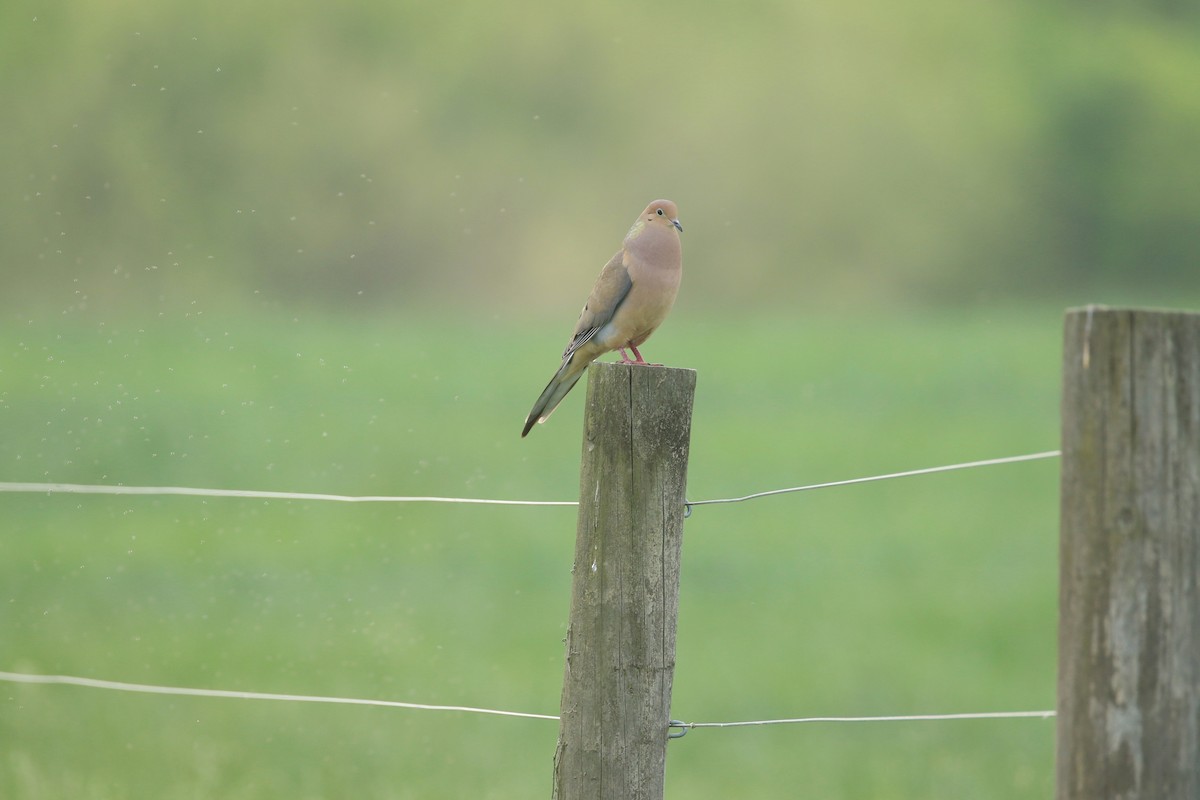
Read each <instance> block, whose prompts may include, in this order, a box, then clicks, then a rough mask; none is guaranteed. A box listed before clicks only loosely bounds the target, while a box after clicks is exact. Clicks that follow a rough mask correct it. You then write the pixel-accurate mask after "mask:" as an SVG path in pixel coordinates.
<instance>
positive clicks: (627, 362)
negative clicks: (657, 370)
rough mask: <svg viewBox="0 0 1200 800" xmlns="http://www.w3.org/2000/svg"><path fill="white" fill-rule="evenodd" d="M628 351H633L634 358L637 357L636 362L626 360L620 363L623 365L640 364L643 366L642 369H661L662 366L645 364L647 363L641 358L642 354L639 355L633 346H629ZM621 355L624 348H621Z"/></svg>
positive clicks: (623, 353)
mask: <svg viewBox="0 0 1200 800" xmlns="http://www.w3.org/2000/svg"><path fill="white" fill-rule="evenodd" d="M629 349H630V350H632V351H633V354H634V355H635V356H637V361H630V360H629V359H628V358H627V359H625V361H623V362H622V363H625V364H641V365H642V366H644V367H661V366H662V364H650V363H647V362H646V359H644V358H642V354H641V353H639V352H638V349H637V348H636V347H634V346H633V345H629ZM621 355H625V349H624V348H621Z"/></svg>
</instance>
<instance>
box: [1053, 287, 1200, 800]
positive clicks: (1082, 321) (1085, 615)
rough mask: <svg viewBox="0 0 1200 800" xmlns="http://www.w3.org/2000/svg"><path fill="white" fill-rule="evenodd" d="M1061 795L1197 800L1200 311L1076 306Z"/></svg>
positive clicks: (1065, 476)
mask: <svg viewBox="0 0 1200 800" xmlns="http://www.w3.org/2000/svg"><path fill="white" fill-rule="evenodd" d="M1062 426H1063V429H1062V518H1061V542H1060V548H1061V551H1060V584H1059V595H1060V611H1059V633H1058V648H1059V653H1058V659H1059V670H1058V745H1057V749H1058V764H1057V794H1056V797H1057V798H1058V800H1104V799H1105V798H1122V799H1123V800H1135V799H1140V800H1150V798H1156V799H1159V798H1161V799H1162V800H1167V799H1168V798H1170V799H1174V798H1179V799H1180V800H1182V798H1188V799H1189V800H1195V798H1200V314H1184V313H1167V312H1156V311H1143V310H1130V309H1108V308H1101V307H1089V308H1085V309H1075V310H1071V311H1069V312H1068V313H1067V317H1066V331H1065V349H1064V358H1063V397H1062Z"/></svg>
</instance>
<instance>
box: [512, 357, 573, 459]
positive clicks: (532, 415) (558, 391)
mask: <svg viewBox="0 0 1200 800" xmlns="http://www.w3.org/2000/svg"><path fill="white" fill-rule="evenodd" d="M580 361H582V362H583V363H582V364H579V363H577V362H580ZM589 363H590V362H589V361H586V360H583V359H581V358H580V357H579V354H578V353H572V354H571V357H570V358H568V359H566V360H564V361H563V363H562V366H561V367H559V368H558V372H556V373H554V377H553V378H551V379H550V382H549V383H548V384H546V388H545V389H543V390H542V393H541V395H540V396H539V397H538V399H537V402H536V403H534V404H533V408H532V409H531V410H530V412H529V416H528V417H526V418H525V428H524V429H523V430H522V431H521V438H522V439H523V438H525V436H526V435H527V434H528V433H529V431H530V429H531V428H533V426H534V425H535V424H537V423H539V422H545V421H546V420H548V419H550V415H551V414H553V413H554V409H555V408H557V407H558V404H559V402H561V401H562V399H563V398H564V397H566V396H567V392H569V391H571V387H573V386H574V385H575V384H576V383H578V382H579V379H580V378H581V377H583V371H584V368H585V367H587V365H588V364H589Z"/></svg>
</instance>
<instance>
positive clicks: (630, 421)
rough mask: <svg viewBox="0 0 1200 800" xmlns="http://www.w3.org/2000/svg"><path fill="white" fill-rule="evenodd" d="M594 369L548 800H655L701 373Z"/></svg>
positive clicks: (662, 765) (662, 762)
mask: <svg viewBox="0 0 1200 800" xmlns="http://www.w3.org/2000/svg"><path fill="white" fill-rule="evenodd" d="M589 369H590V372H589V374H588V392H587V409H586V412H585V419H584V430H583V457H582V465H581V471H580V478H579V524H578V532H577V537H576V541H575V566H574V574H573V578H572V585H571V612H570V619H569V622H568V625H567V638H566V646H567V647H566V665H565V668H564V673H563V691H562V704H561V716H562V719H561V722H560V723H559V734H558V747H557V749H556V751H555V754H554V793H553V796H554V797H556V798H560V800H584V799H585V798H586V799H587V800H596V799H598V798H605V800H659V799H660V798H662V796H663V781H664V776H665V774H666V748H667V733H668V727H667V725H668V722H669V717H670V709H671V685H672V681H673V679H674V671H675V624H676V620H677V617H678V608H679V557H680V549H681V545H682V542H683V512H684V502H685V500H684V489H685V487H686V479H687V462H688V448H689V444H690V435H691V421H692V397H693V394H694V391H695V387H696V373H695V372H694V371H692V370H683V369H666V368H661V367H643V366H627V365H621V364H607V363H595V364H592V366H591V367H590V368H589Z"/></svg>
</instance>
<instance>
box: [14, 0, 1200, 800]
mask: <svg viewBox="0 0 1200 800" xmlns="http://www.w3.org/2000/svg"><path fill="white" fill-rule="evenodd" d="M1198 22H1200V12H1198V11H1197V10H1196V9H1195V8H1194V7H1193V5H1191V4H1184V3H1174V2H1169V1H1166V0H1164V1H1162V2H1158V3H1153V4H1138V5H1133V4H1126V3H1119V2H1109V3H1099V4H1097V3H1086V4H1085V3H1069V2H1057V3H1050V4H1046V3H1028V2H1027V3H1018V4H983V5H980V4H975V5H962V4H955V3H950V2H946V0H919V2H917V3H915V4H907V5H895V4H888V3H883V2H879V1H878V0H869V1H868V2H866V3H862V4H840V5H839V4H832V3H812V2H800V3H762V4H757V5H751V6H746V5H742V6H738V5H735V4H724V3H690V4H684V3H673V2H658V3H653V4H647V3H640V4H633V3H625V2H617V3H609V4H593V5H582V6H581V5H579V4H576V5H562V4H538V3H522V4H516V5H513V4H509V5H502V4H488V3H481V2H477V1H476V0H467V1H466V2H462V3H458V4H451V5H445V4H417V3H408V2H400V3H379V2H371V3H356V4H335V3H325V4H315V3H234V2H229V1H228V0H217V2H211V3H204V4H193V5H191V6H184V5H180V4H170V3H153V2H149V1H148V0H102V1H101V0H95V1H94V2H87V1H86V0H80V1H79V2H71V3H61V4H46V3H40V2H28V1H27V0H15V2H11V3H5V4H3V5H0V93H2V94H0V96H2V97H3V99H4V101H5V102H4V107H5V123H4V124H3V125H0V185H2V186H3V187H4V190H3V191H2V192H0V220H2V222H0V225H2V226H3V227H2V229H0V233H2V235H0V280H2V285H0V288H2V291H0V480H6V481H52V482H80V483H106V484H113V483H123V484H128V485H139V484H150V485H183V486H202V487H222V488H223V487H228V488H252V489H278V490H294V491H311V492H330V493H342V494H383V495H387V494H403V495H465V496H480V497H498V498H526V499H572V498H573V497H574V495H575V492H576V485H577V460H576V454H577V452H578V449H577V448H578V446H579V444H578V436H579V427H578V411H579V406H580V404H581V402H582V398H581V394H582V393H581V392H577V393H576V394H575V395H572V396H571V397H569V398H568V399H567V401H566V403H565V404H564V406H563V408H562V410H561V411H560V412H559V413H558V414H557V415H556V416H555V417H554V420H553V421H552V423H551V424H548V425H545V426H541V427H539V428H538V429H537V430H536V431H535V432H534V433H533V434H531V437H530V438H529V439H528V440H525V441H522V440H520V439H519V438H518V436H517V434H518V431H519V425H520V422H521V420H522V418H523V417H524V414H525V412H526V411H527V409H528V405H529V403H530V402H532V400H533V397H534V396H535V395H536V393H537V390H538V389H540V388H541V386H542V385H543V383H544V381H545V380H546V378H548V377H549V374H550V372H551V371H552V369H553V368H554V366H555V364H556V361H557V356H558V353H559V352H560V348H561V345H562V343H563V340H564V339H565V336H566V333H567V330H568V329H569V326H570V324H571V322H572V321H573V319H574V313H575V310H576V309H577V308H578V304H579V303H580V301H581V300H582V298H583V296H584V294H585V292H586V290H587V288H588V286H589V285H590V281H591V279H592V277H593V276H594V274H595V272H596V271H597V270H598V268H599V267H600V265H601V264H602V263H603V262H604V260H605V259H606V258H607V257H608V256H609V254H611V252H612V251H613V250H614V249H615V248H616V246H617V243H618V241H619V237H620V235H621V233H622V232H623V231H624V230H625V229H626V227H627V226H628V224H629V223H630V222H631V221H632V218H633V215H634V214H635V213H636V211H637V210H638V209H639V208H641V207H642V206H643V205H644V204H645V203H646V202H647V201H648V200H650V199H652V198H654V197H658V196H667V197H670V198H672V199H674V200H676V201H677V202H678V203H679V205H680V208H681V212H682V218H683V222H684V224H685V227H686V233H685V234H684V248H685V261H686V267H685V269H686V273H687V274H686V278H685V282H684V288H683V292H682V294H681V297H680V302H679V305H678V307H677V309H676V311H675V313H674V315H673V316H672V318H671V320H670V321H669V322H668V324H667V325H666V326H665V327H664V328H663V331H662V332H661V333H659V334H657V335H656V337H655V338H654V340H653V341H652V342H651V343H650V345H649V349H648V350H647V353H648V354H649V355H650V356H652V357H653V358H654V360H658V361H663V362H665V363H667V364H671V365H677V366H688V367H694V368H696V369H697V370H698V371H699V384H698V391H697V400H696V416H695V420H694V436H693V445H692V464H691V470H690V477H689V494H690V496H691V497H692V498H693V499H697V498H709V497H723V496H730V495H740V494H744V493H748V492H753V491H758V490H763V489H769V488H779V487H781V486H787V485H796V484H802V483H810V482H819V481H825V480H832V479H838V478H848V477H857V476H862V475H868V474H875V473H882V472H890V471H896V470H904V469H909V468H914V467H922V466H933V465H938V464H945V463H952V462H956V461H967V460H974V459H977V458H983V457H989V456H1000V455H1014V454H1019V453H1026V452H1033V451H1039V450H1046V449H1051V448H1053V447H1055V446H1056V444H1057V427H1058V425H1057V414H1058V408H1057V403H1058V363H1059V358H1060V354H1059V325H1060V318H1061V311H1062V306H1063V305H1066V304H1075V303H1081V302H1092V301H1101V302H1112V303H1118V302H1133V301H1138V302H1160V303H1169V304H1171V305H1176V306H1178V305H1187V304H1189V303H1195V302H1196V300H1197V299H1198V298H1200V292H1197V290H1196V282H1195V270H1196V265H1197V256H1198V255H1200V236H1198V235H1197V233H1198V224H1197V223H1198V218H1200V213H1198V211H1197V209H1200V160H1197V159H1196V158H1195V146H1196V142H1198V141H1200V93H1197V92H1196V90H1195V87H1196V86H1197V85H1200V46H1198V45H1200V31H1198ZM1056 489H1057V486H1056V471H1055V466H1054V462H1052V461H1051V462H1039V463H1034V464H1026V465H1014V466H1008V467H997V468H993V469H989V470H979V471H973V472H969V473H960V474H955V475H941V476H930V477H928V478H922V479H910V480H907V481H897V482H889V483H880V484H872V485H868V486H862V487H854V488H847V489H844V490H828V491H825V492H816V493H806V494H803V495H797V496H791V497H786V498H771V499H766V500H762V501H759V502H757V503H753V504H743V505H739V506H730V507H709V508H703V509H698V510H697V512H696V514H694V515H693V517H692V518H691V519H689V520H688V522H687V529H686V535H687V541H686V544H685V549H684V576H683V589H682V592H683V594H682V597H681V619H680V638H679V665H678V670H677V675H676V695H675V706H676V708H675V710H676V713H677V715H678V716H680V717H682V718H685V719H689V720H691V721H723V720H734V719H754V718H767V717H780V716H808V715H860V714H865V715H870V714H903V713H927V712H943V711H945V712H954V711H974V710H1014V709H1039V708H1052V707H1053V705H1054V674H1055V652H1054V646H1055V645H1054V635H1055V630H1054V628H1055V618H1056V608H1055V604H1056V597H1057V589H1056V575H1057V568H1056V556H1055V554H1056V532H1055V529H1056V520H1057V511H1056ZM573 528H574V516H573V513H572V512H571V511H570V510H569V509H566V510H563V509H534V508H504V509H497V508H489V507H484V508H476V507H470V508H459V507H448V506H424V505H353V506H341V505H321V504H312V503H296V502H263V501H240V500H231V501H225V500H220V501H218V500H201V499H195V498H156V499H155V498H133V497H86V496H71V495H61V494H55V495H49V496H40V495H27V494H2V495H0V643H2V649H0V670H15V671H29V672H38V673H62V674H72V675H85V676H91V677H99V678H110V679H116V680H124V681H135V682H139V681H140V682H145V683H157V684H168V685H172V684H174V685H183V686H203V687H213V688H226V689H246V690H252V691H267V692H285V693H286V692H294V693H298V694H316V695H345V696H352V697H376V698H382V699H397V700H408V701H416V702H430V703H443V704H451V705H456V704H467V705H480V706H490V707H499V708H508V709H514V710H525V711H535V712H546V713H554V712H555V711H556V708H557V702H558V693H559V687H560V681H561V670H562V646H561V641H560V640H561V638H562V634H563V625H564V622H565V619H566V613H567V602H568V586H569V581H570V562H571V557H572V547H573V536H572V532H573ZM555 733H556V728H555V725H554V724H553V723H549V722H539V721H535V720H505V719H497V718H486V717H483V718H480V717H471V716H464V715H453V714H434V713H421V712H415V711H414V712H406V711H393V710H382V709H365V708H332V707H322V706H304V705H291V704H283V703H265V704H255V703H249V702H237V701H214V700H198V699H183V698H166V697H142V696H133V695H128V696H127V695H120V694H115V693H106V692H97V691H89V690H85V689H78V688H69V687H33V686H17V685H11V684H4V688H3V690H2V691H0V797H5V798H9V797H12V798H50V797H79V798H98V799H102V800H110V798H127V797H128V798H132V797H163V798H172V797H228V798H238V797H246V798H257V797H347V796H350V797H381V798H382V797H388V798H418V797H442V796H464V797H467V796H469V797H485V798H506V797H527V796H538V795H543V796H544V795H545V794H548V793H549V783H550V770H551V763H550V758H551V754H552V752H553V745H554V737H555ZM1052 770H1053V723H1052V722H1048V721H1041V720H1022V721H1003V722H999V721H998V722H970V723H936V724H935V723H927V724H911V725H900V724H897V725H872V726H851V727H837V726H798V727H791V728H772V729H761V730H758V729H756V730H736V731H703V730H697V731H693V732H692V733H690V734H689V735H688V737H687V738H686V739H685V740H684V741H682V742H673V743H672V744H671V750H670V755H669V762H668V785H667V793H668V797H685V796H686V797H730V796H763V797H770V796H794V795H795V794H796V792H797V791H801V790H802V791H804V792H806V793H808V794H811V795H812V796H817V797H836V798H851V799H853V798H872V799H873V800H879V799H880V798H885V799H886V798H910V797H946V796H949V797H972V798H985V799H986V798H1006V799H1008V798H1016V797H1046V796H1048V795H1049V794H1050V786H1051V784H1052Z"/></svg>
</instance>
